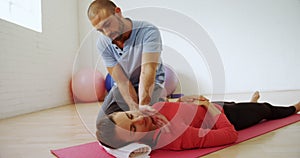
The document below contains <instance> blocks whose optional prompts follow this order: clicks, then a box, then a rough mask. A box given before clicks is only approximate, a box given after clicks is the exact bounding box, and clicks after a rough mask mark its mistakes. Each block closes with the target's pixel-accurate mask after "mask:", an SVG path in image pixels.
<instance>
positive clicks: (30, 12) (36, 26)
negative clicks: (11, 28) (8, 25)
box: [0, 0, 42, 32]
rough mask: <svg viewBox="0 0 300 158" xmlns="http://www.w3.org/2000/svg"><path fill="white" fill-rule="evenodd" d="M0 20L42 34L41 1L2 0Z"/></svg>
mask: <svg viewBox="0 0 300 158" xmlns="http://www.w3.org/2000/svg"><path fill="white" fill-rule="evenodd" d="M0 18H1V19H3V20H6V21H9V22H12V23H15V24H18V25H20V26H23V27H26V28H29V29H32V30H35V31H38V32H42V10H41V0H0Z"/></svg>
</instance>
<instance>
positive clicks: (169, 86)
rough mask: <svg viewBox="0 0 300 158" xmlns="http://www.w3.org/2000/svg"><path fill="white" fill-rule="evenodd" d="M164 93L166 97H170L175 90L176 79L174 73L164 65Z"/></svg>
mask: <svg viewBox="0 0 300 158" xmlns="http://www.w3.org/2000/svg"><path fill="white" fill-rule="evenodd" d="M165 76H166V78H165V91H166V93H167V96H169V95H171V94H172V93H173V92H174V91H175V90H176V88H177V85H178V79H177V75H176V73H175V72H174V71H173V70H172V69H171V68H170V67H168V66H166V65H165Z"/></svg>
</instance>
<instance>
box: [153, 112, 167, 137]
mask: <svg viewBox="0 0 300 158" xmlns="http://www.w3.org/2000/svg"><path fill="white" fill-rule="evenodd" d="M151 117H152V118H153V120H154V124H155V125H156V128H161V130H162V131H163V132H165V133H170V128H169V126H170V122H169V120H168V119H167V118H166V117H165V116H164V115H162V114H161V113H156V114H155V115H153V116H151Z"/></svg>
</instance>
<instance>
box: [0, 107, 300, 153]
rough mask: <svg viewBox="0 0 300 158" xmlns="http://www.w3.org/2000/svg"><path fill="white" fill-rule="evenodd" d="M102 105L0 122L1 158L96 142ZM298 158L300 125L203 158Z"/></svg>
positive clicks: (31, 114) (54, 109)
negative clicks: (98, 114)
mask: <svg viewBox="0 0 300 158" xmlns="http://www.w3.org/2000/svg"><path fill="white" fill-rule="evenodd" d="M100 105H101V103H89V104H76V105H66V106H61V107H57V108H52V109H47V110H43V111H39V112H35V113H30V114H26V115H21V116H17V117H13V118H8V119H2V120H0V157H1V158H22V157H24V158H27V157H30V158H32V157H43V158H45V157H50V158H53V157H54V156H53V155H52V154H51V153H50V149H58V148H64V147H69V146H73V145H78V144H83V143H88V142H92V141H95V136H94V131H95V120H96V117H97V113H98V109H99V107H100ZM248 157H249V158H250V157H251V158H252V157H263V158H277V157H278V158H282V157H289V158H299V157H300V122H297V123H294V124H292V125H289V126H286V127H284V128H281V129H279V130H276V131H272V132H269V133H267V134H265V135H263V136H260V137H256V138H254V139H251V140H248V141H246V142H243V143H240V144H238V145H234V146H231V147H228V148H226V149H223V150H220V151H217V152H214V153H212V154H209V155H206V156H204V158H248Z"/></svg>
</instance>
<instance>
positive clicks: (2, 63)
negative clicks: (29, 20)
mask: <svg viewBox="0 0 300 158" xmlns="http://www.w3.org/2000/svg"><path fill="white" fill-rule="evenodd" d="M77 10H78V9H77V3H74V0H63V1H61V0H43V1H42V21H43V32H42V33H37V32H34V31H31V30H29V29H26V28H23V27H20V26H17V25H15V24H12V23H9V22H6V21H3V20H0V38H1V42H0V48H1V51H0V56H1V57H0V101H1V103H0V109H1V110H0V118H4V117H10V116H15V115H18V114H23V113H28V112H32V111H37V110H41V109H45V108H50V107H55V106H59V105H65V104H69V103H71V99H70V96H69V95H70V94H69V81H70V79H71V74H72V66H73V60H74V56H75V53H76V51H77V49H78V45H79V38H78V17H77V13H78V11H77Z"/></svg>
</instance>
